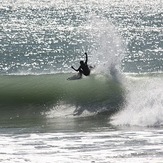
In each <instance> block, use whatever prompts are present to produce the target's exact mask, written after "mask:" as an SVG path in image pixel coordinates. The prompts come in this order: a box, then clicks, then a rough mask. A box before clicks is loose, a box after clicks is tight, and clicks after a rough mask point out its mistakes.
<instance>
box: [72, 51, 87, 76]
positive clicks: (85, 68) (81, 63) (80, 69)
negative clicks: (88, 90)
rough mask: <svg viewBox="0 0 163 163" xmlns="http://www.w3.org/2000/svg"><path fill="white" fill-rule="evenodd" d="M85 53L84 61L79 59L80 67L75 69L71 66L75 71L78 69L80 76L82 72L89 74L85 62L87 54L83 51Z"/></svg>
mask: <svg viewBox="0 0 163 163" xmlns="http://www.w3.org/2000/svg"><path fill="white" fill-rule="evenodd" d="M85 55H86V60H85V62H84V61H80V67H79V68H78V69H75V68H74V67H73V66H71V68H72V69H74V70H75V71H79V77H80V78H81V77H82V74H83V75H85V76H89V75H90V68H89V66H88V64H87V62H88V55H87V53H85Z"/></svg>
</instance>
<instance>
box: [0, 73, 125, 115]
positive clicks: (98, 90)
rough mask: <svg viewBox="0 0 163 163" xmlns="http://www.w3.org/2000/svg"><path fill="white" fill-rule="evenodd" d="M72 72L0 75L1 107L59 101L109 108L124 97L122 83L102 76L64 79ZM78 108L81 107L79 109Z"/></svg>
mask: <svg viewBox="0 0 163 163" xmlns="http://www.w3.org/2000/svg"><path fill="white" fill-rule="evenodd" d="M70 76H72V74H50V75H22V76H20V75H8V76H1V77H0V90H1V91H0V104H1V106H2V105H3V106H8V105H10V106H36V105H38V106H44V108H45V107H47V108H48V107H49V106H51V105H52V106H56V105H60V103H62V104H63V103H64V104H71V105H73V106H75V107H76V112H77V114H79V113H81V112H83V110H84V109H87V110H89V111H94V112H96V111H97V110H98V109H99V108H101V109H102V108H104V109H108V108H109V109H110V110H112V112H113V110H114V109H115V108H118V107H119V106H120V105H121V104H122V101H123V100H124V96H123V88H122V86H121V85H120V84H119V83H117V82H114V81H113V80H111V79H108V77H106V76H103V75H91V76H90V77H85V78H83V79H80V80H71V81H69V80H67V78H68V77H70ZM81 108H82V109H81Z"/></svg>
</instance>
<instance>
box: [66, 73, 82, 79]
mask: <svg viewBox="0 0 163 163" xmlns="http://www.w3.org/2000/svg"><path fill="white" fill-rule="evenodd" d="M81 78H82V76H81V75H79V74H76V75H73V76H71V77H69V78H67V80H79V79H81Z"/></svg>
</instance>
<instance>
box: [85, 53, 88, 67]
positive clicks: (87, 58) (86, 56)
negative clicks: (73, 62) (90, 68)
mask: <svg viewBox="0 0 163 163" xmlns="http://www.w3.org/2000/svg"><path fill="white" fill-rule="evenodd" d="M85 55H86V60H85V63H86V64H87V62H88V55H87V53H85Z"/></svg>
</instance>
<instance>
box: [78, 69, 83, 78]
mask: <svg viewBox="0 0 163 163" xmlns="http://www.w3.org/2000/svg"><path fill="white" fill-rule="evenodd" d="M82 74H83V71H82V70H79V73H78V76H79V78H82Z"/></svg>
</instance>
